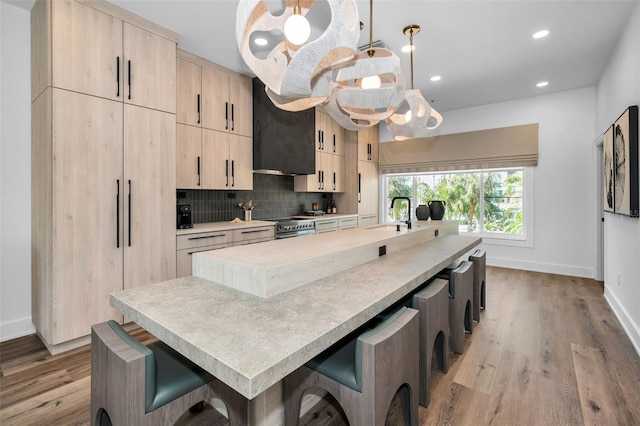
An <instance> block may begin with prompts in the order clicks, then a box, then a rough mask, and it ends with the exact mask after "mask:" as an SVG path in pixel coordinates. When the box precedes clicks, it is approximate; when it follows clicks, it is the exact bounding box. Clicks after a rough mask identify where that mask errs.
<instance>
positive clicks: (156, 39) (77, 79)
mask: <svg viewBox="0 0 640 426" xmlns="http://www.w3.org/2000/svg"><path fill="white" fill-rule="evenodd" d="M100 6H101V2H96V3H91V4H89V5H87V4H83V3H79V2H76V1H73V0H60V1H53V2H50V3H47V4H46V5H44V6H43V8H47V9H48V10H49V11H50V14H51V28H52V32H51V37H50V39H51V48H50V53H51V54H50V56H48V55H46V52H43V50H48V49H49V47H48V46H42V45H38V47H37V49H36V52H34V56H36V57H37V58H38V60H39V61H42V62H44V63H42V62H37V63H34V66H37V67H40V66H42V67H44V69H50V70H51V74H50V75H51V81H50V82H47V81H46V80H47V79H46V78H45V80H43V81H41V82H39V83H36V88H35V90H33V91H32V92H33V95H32V100H33V99H35V96H37V94H39V93H40V92H41V91H42V90H44V88H45V87H47V86H52V87H57V88H61V89H67V90H71V91H74V92H79V93H85V94H88V95H94V96H99V97H101V98H106V99H112V100H119V101H121V102H125V103H130V104H133V105H139V106H144V107H148V108H153V109H157V110H160V111H167V112H175V109H176V105H175V95H173V94H172V93H173V92H174V91H175V87H176V73H175V63H176V62H175V61H176V43H175V41H173V40H171V39H167V38H165V37H163V36H162V35H158V34H155V33H153V32H150V31H147V30H146V29H143V28H140V27H139V26H136V25H132V24H130V23H128V22H124V21H123V20H122V19H119V18H117V17H116V16H114V15H111V14H109V13H108V12H110V11H111V7H112V6H111V7H108V8H107V9H106V12H105V11H101V10H98V8H100ZM38 13H40V14H42V13H43V12H38ZM44 13H45V14H46V12H44ZM45 28H46V27H45ZM39 31H40V33H38V34H39V36H40V37H43V36H44V34H42V33H41V31H42V30H41V29H40V30H39ZM37 72H38V73H41V72H42V70H40V71H37ZM159 88H161V89H159ZM164 88H169V89H170V91H166V90H164ZM38 90H40V91H38Z"/></svg>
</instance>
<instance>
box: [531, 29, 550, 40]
mask: <svg viewBox="0 0 640 426" xmlns="http://www.w3.org/2000/svg"><path fill="white" fill-rule="evenodd" d="M548 35H549V30H542V31H538V32H537V33H534V34H533V36H532V37H533V38H542V37H546V36H548Z"/></svg>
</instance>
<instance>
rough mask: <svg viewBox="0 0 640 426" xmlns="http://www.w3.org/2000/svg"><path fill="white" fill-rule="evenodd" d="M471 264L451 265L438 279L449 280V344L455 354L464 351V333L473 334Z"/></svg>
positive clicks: (465, 262) (464, 262)
mask: <svg viewBox="0 0 640 426" xmlns="http://www.w3.org/2000/svg"><path fill="white" fill-rule="evenodd" d="M471 265H472V264H471V262H468V261H466V260H465V261H462V262H455V263H454V264H451V265H450V266H448V267H447V268H445V269H444V270H443V271H441V273H440V274H438V278H441V279H447V280H449V344H450V345H451V350H452V351H453V352H455V353H457V354H461V353H462V352H463V351H464V335H465V333H469V334H471V333H473V312H472V311H473V308H472V304H471V300H472V299H473V270H472V269H471Z"/></svg>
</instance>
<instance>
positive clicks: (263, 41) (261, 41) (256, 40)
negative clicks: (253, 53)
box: [253, 37, 269, 46]
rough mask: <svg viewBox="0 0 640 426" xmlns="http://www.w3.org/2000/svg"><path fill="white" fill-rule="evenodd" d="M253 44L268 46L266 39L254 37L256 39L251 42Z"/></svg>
mask: <svg viewBox="0 0 640 426" xmlns="http://www.w3.org/2000/svg"><path fill="white" fill-rule="evenodd" d="M253 42H254V43H255V44H257V45H258V46H266V45H267V44H269V42H268V41H267V39H266V38H262V37H256V39H255V40H253Z"/></svg>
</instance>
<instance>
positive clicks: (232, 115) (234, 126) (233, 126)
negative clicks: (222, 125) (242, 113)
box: [231, 104, 236, 131]
mask: <svg viewBox="0 0 640 426" xmlns="http://www.w3.org/2000/svg"><path fill="white" fill-rule="evenodd" d="M234 106H235V105H234V104H231V131H234V130H235V128H236V119H235V114H234V113H233V111H234Z"/></svg>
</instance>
